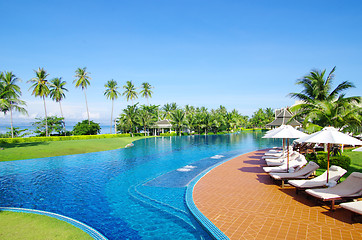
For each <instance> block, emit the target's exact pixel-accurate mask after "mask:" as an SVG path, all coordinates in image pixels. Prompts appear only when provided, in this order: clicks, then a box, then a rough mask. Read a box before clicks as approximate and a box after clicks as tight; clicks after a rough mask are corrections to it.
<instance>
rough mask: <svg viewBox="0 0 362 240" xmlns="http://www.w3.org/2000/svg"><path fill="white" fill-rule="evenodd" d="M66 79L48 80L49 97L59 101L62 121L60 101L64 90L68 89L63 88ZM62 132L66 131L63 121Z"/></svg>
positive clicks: (61, 112) (63, 96)
mask: <svg viewBox="0 0 362 240" xmlns="http://www.w3.org/2000/svg"><path fill="white" fill-rule="evenodd" d="M66 83H67V82H66V81H62V78H61V77H59V78H53V79H52V80H50V89H49V90H50V93H49V95H50V97H51V99H52V100H53V101H56V102H58V103H59V107H60V114H61V115H62V118H63V121H64V115H63V110H62V104H61V101H62V100H63V99H64V98H65V92H67V91H68V89H66V88H65V84H66ZM64 133H66V129H65V123H64Z"/></svg>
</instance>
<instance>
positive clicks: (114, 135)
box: [0, 133, 130, 144]
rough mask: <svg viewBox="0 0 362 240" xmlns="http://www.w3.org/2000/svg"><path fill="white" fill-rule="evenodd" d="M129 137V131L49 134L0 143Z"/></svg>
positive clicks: (0, 142) (1, 140) (6, 139)
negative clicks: (95, 133)
mask: <svg viewBox="0 0 362 240" xmlns="http://www.w3.org/2000/svg"><path fill="white" fill-rule="evenodd" d="M119 137H130V134H129V133H122V134H100V135H77V136H51V137H28V138H0V144H3V143H29V142H51V141H68V140H85V139H103V138H119Z"/></svg>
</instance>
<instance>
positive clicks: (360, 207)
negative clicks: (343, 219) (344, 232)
mask: <svg viewBox="0 0 362 240" xmlns="http://www.w3.org/2000/svg"><path fill="white" fill-rule="evenodd" d="M339 206H341V207H343V208H345V209H348V210H350V211H351V212H355V213H358V214H362V201H357V202H348V203H341V204H340V205H339Z"/></svg>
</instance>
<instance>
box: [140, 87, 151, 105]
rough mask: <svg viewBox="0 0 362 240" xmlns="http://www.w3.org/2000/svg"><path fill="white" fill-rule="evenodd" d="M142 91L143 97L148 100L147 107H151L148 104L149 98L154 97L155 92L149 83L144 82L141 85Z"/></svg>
mask: <svg viewBox="0 0 362 240" xmlns="http://www.w3.org/2000/svg"><path fill="white" fill-rule="evenodd" d="M141 88H142V91H141V92H140V94H141V96H142V97H144V98H146V99H147V105H150V104H149V102H148V98H151V97H152V94H153V92H152V91H151V89H152V88H153V87H152V86H151V85H150V84H149V83H148V82H144V83H142V84H141Z"/></svg>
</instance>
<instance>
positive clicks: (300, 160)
mask: <svg viewBox="0 0 362 240" xmlns="http://www.w3.org/2000/svg"><path fill="white" fill-rule="evenodd" d="M305 164H307V160H305V157H304V156H303V155H302V154H300V155H299V156H298V157H297V158H296V159H294V160H292V161H289V171H288V169H287V162H285V163H283V165H280V166H276V167H263V170H264V171H265V172H267V173H269V172H291V171H297V170H298V169H299V168H301V167H303V166H304V165H305Z"/></svg>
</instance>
